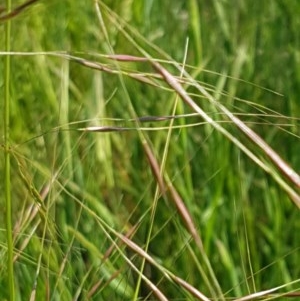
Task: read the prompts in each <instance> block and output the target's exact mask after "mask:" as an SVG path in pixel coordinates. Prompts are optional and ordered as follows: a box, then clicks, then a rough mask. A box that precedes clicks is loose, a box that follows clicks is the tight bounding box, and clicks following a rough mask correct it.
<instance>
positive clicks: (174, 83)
mask: <svg viewBox="0 0 300 301" xmlns="http://www.w3.org/2000/svg"><path fill="white" fill-rule="evenodd" d="M35 2H37V1H28V2H26V3H25V4H24V5H23V6H21V8H19V9H16V10H15V11H14V12H12V13H10V14H9V15H5V16H2V17H0V21H5V20H7V19H10V18H12V17H14V16H16V15H17V14H19V13H20V12H21V11H22V10H23V9H25V8H27V7H28V6H29V5H31V4H33V3H35ZM96 8H97V11H98V14H99V13H100V10H99V6H98V5H97V3H96ZM1 18H2V19H1ZM99 20H100V23H101V24H102V26H103V23H102V18H101V14H99ZM102 29H103V31H104V32H105V28H102ZM112 53H113V52H112ZM11 54H12V55H18V53H15V52H14V53H11ZM19 55H50V56H59V57H62V58H64V59H67V60H70V61H71V62H74V63H78V64H80V65H82V66H84V67H86V68H90V69H96V70H98V71H101V72H107V73H110V74H115V75H117V76H119V77H121V78H122V77H123V76H129V77H131V78H133V79H135V80H138V81H140V82H142V83H144V84H148V85H153V86H155V87H160V88H162V89H169V90H171V91H174V92H175V93H176V94H177V95H178V96H179V97H180V98H181V99H182V100H183V101H184V102H185V103H186V104H187V105H188V106H189V107H190V108H191V109H192V110H193V111H194V114H195V115H196V116H199V117H201V119H202V120H204V122H205V123H208V124H210V125H211V126H212V127H213V128H215V129H216V130H217V131H219V132H220V133H222V134H223V135H224V136H226V137H227V138H228V139H229V140H230V141H231V142H232V143H233V144H235V145H236V146H237V147H238V148H239V149H240V150H242V151H243V152H244V153H245V154H246V155H247V156H248V157H250V158H251V159H252V160H253V161H254V162H255V163H256V164H257V165H258V166H259V167H261V168H262V169H263V170H264V171H265V172H266V173H268V174H269V175H270V176H271V177H273V179H274V180H275V181H276V182H277V183H278V184H279V186H280V187H281V188H282V189H283V190H284V191H285V192H286V193H287V194H288V195H289V197H290V199H291V200H292V201H293V202H294V204H295V205H296V206H297V207H298V208H300V196H299V193H298V190H299V188H300V176H299V175H298V174H297V173H296V172H295V171H294V170H293V169H292V168H291V167H290V166H289V165H288V164H287V163H286V162H285V161H284V160H283V159H282V158H281V157H280V156H279V155H278V154H277V152H276V151H274V150H273V149H272V148H271V147H270V146H269V145H268V144H267V143H266V142H265V141H264V140H263V139H262V138H261V137H260V136H259V135H257V134H256V133H255V132H254V131H253V130H252V129H251V128H250V127H249V126H248V125H247V124H246V123H245V122H243V121H241V119H240V118H239V117H238V116H237V115H235V114H233V113H231V112H230V111H229V110H228V109H227V108H226V107H225V106H223V105H222V104H221V103H220V102H218V101H217V100H215V99H214V97H213V96H212V95H211V94H210V93H209V92H208V90H207V89H206V88H205V87H204V86H203V85H202V84H201V83H199V82H197V81H196V80H194V78H193V77H192V76H191V75H190V74H189V73H187V72H186V71H185V66H184V64H178V63H177V62H174V61H171V62H170V61H168V62H167V63H168V64H171V65H172V67H175V69H177V70H178V71H179V72H180V74H181V76H174V75H172V73H170V72H169V71H168V70H167V69H166V68H165V67H163V64H164V63H166V62H163V61H159V60H155V59H153V58H152V57H150V56H149V55H148V54H147V53H145V52H142V56H140V57H138V56H130V55H123V54H121V55H116V54H111V55H106V56H103V58H105V59H106V60H110V61H112V62H113V64H112V65H110V64H105V63H100V62H99V61H95V60H88V59H85V58H82V57H78V56H75V55H71V54H68V53H58V52H53V53H28V54H26V53H19ZM118 62H135V63H141V64H149V65H151V66H152V67H153V70H154V72H153V73H147V74H143V73H137V72H131V71H126V70H122V69H121V68H120V65H119V63H118ZM161 83H163V85H161ZM189 86H193V87H194V88H195V89H196V90H197V91H198V92H199V94H201V95H202V97H203V98H204V99H206V100H207V101H209V102H210V104H211V105H212V106H214V107H215V108H216V109H217V110H218V112H219V114H221V115H222V116H224V117H226V119H224V122H230V123H232V124H234V125H235V126H236V128H237V129H238V130H240V131H241V132H242V133H243V134H244V135H245V136H246V137H247V138H248V139H249V141H250V142H251V143H253V144H254V145H255V146H256V147H258V148H259V149H260V151H261V152H262V153H263V154H264V156H265V158H267V160H265V159H262V158H261V157H258V156H257V155H256V154H255V153H253V152H252V151H251V150H250V149H249V148H247V147H246V146H245V144H243V143H241V142H240V141H239V140H238V139H237V138H236V137H234V136H233V135H232V134H231V133H230V132H228V131H227V130H226V129H225V128H224V127H222V125H221V123H220V122H219V121H218V122H217V121H215V120H214V119H213V118H212V117H211V116H209V115H208V114H207V113H206V112H205V111H203V110H202V109H201V107H200V106H199V105H198V104H197V103H196V102H195V101H194V100H193V98H192V97H191V96H190V95H189V93H188V92H187V88H186V87H189ZM131 109H132V108H131ZM131 115H132V117H133V118H132V119H131V120H130V122H134V123H135V126H134V127H121V126H110V125H109V126H90V127H77V126H76V125H78V124H79V123H73V124H72V123H71V124H70V123H69V124H68V126H67V129H66V130H68V131H69V130H75V131H81V132H85V133H90V132H102V133H103V132H112V131H128V130H136V131H137V132H138V134H139V137H140V140H141V143H142V146H143V149H144V152H145V155H146V157H147V159H148V163H149V165H150V167H151V169H152V172H153V176H154V178H155V180H156V182H157V187H158V190H157V191H159V194H160V195H163V196H164V195H167V196H168V198H169V199H170V200H172V201H173V203H174V205H175V207H176V209H177V212H178V213H179V215H180V216H181V219H182V221H183V223H184V225H185V227H186V229H187V231H188V232H189V234H190V236H191V238H192V239H193V240H194V242H195V244H196V246H197V248H198V250H199V252H200V254H201V256H202V258H203V261H204V264H205V266H206V269H207V270H208V272H209V275H208V277H204V279H206V280H207V285H208V287H211V292H212V296H213V297H214V298H215V299H221V300H225V299H224V296H223V294H222V291H221V288H220V286H219V284H218V281H217V279H216V277H215V275H214V271H213V269H212V267H211V266H210V262H209V259H208V257H207V255H206V253H205V250H204V248H203V244H202V239H201V237H200V235H199V233H198V230H197V227H196V226H195V224H194V221H193V218H192V216H191V214H190V212H189V210H188V209H187V207H186V205H185V203H184V201H183V200H182V198H181V196H180V194H179V193H178V192H177V190H176V188H175V187H174V186H173V185H172V181H171V180H170V178H169V176H168V175H167V173H166V171H165V170H164V162H159V161H158V160H157V158H156V156H155V155H154V152H153V150H152V148H151V145H150V143H149V142H148V138H147V137H146V136H145V135H144V130H149V128H146V129H145V128H143V127H142V123H143V122H145V121H152V122H159V121H162V120H169V121H170V125H169V126H168V127H167V129H168V130H169V131H170V133H171V131H172V129H174V126H173V121H174V119H176V118H181V117H185V118H186V117H188V116H187V115H183V116H178V115H175V114H174V115H170V116H142V117H139V116H136V114H135V112H134V111H133V110H132V112H131ZM195 115H194V116H195ZM72 126H73V127H72ZM190 126H191V125H190ZM53 130H55V131H57V130H58V131H59V130H65V127H64V126H61V127H59V128H55V129H53ZM44 134H45V133H43V134H42V135H44ZM166 148H167V146H166ZM15 158H16V160H17V162H18V164H19V171H20V174H21V177H22V163H20V162H19V161H18V159H17V157H15ZM22 178H23V180H24V181H25V182H26V181H27V180H26V179H28V177H27V176H24V175H23V177H22ZM53 181H55V177H54V178H53ZM27 182H28V181H27ZM26 185H27V186H28V189H31V190H32V187H31V186H30V183H26ZM49 185H50V184H49ZM46 191H47V189H46ZM32 193H33V194H35V199H36V200H37V201H38V204H37V206H36V210H35V211H33V213H32V214H33V215H35V214H37V213H38V212H39V213H40V215H41V216H43V215H44V216H46V215H47V213H46V212H45V210H46V209H44V208H43V200H44V199H45V197H46V195H47V192H45V194H44V195H41V194H40V193H39V192H37V191H35V190H32ZM153 208H154V209H153V210H155V206H153ZM85 209H86V210H89V209H88V208H87V207H86V208H85ZM89 212H90V214H91V215H95V214H94V213H93V212H92V211H90V210H89ZM153 214H154V213H153ZM95 218H97V216H95ZM99 226H100V227H101V229H102V230H103V231H104V232H105V233H107V237H109V238H110V239H111V242H112V247H111V248H110V249H109V250H108V251H107V253H106V255H105V257H104V260H106V259H107V258H108V257H109V255H110V254H111V253H112V252H113V250H114V249H118V250H119V252H120V254H121V255H122V256H123V257H124V260H125V261H126V262H127V263H128V265H129V266H131V267H132V269H133V270H135V271H136V272H137V274H138V275H139V277H140V280H143V281H144V282H145V283H146V284H147V285H148V286H149V287H150V289H151V290H152V292H153V293H154V294H155V295H156V296H157V298H158V299H159V300H165V301H167V300H168V299H167V297H166V296H164V294H163V293H162V292H161V291H160V290H159V288H158V287H157V286H156V285H154V284H153V283H152V282H151V281H150V279H148V278H147V277H146V276H145V275H144V274H143V268H141V269H140V270H139V269H137V268H136V267H135V266H134V265H133V263H132V262H131V261H130V260H129V259H128V258H127V257H126V256H125V255H124V254H123V252H122V250H121V249H120V245H125V246H127V247H128V248H130V249H131V250H133V251H134V252H135V253H136V254H138V255H140V256H141V257H142V258H143V259H144V260H145V261H147V262H148V263H150V264H152V265H153V266H155V267H156V268H157V269H158V270H159V271H161V272H162V274H163V276H164V277H166V278H168V279H169V280H170V281H173V282H175V283H177V284H179V285H180V286H181V287H182V288H184V289H185V290H186V291H187V292H189V293H190V294H192V295H193V296H194V297H195V298H197V299H199V300H205V301H208V300H210V299H209V298H208V297H206V296H205V295H204V294H203V293H201V292H200V291H199V290H197V289H196V288H195V287H193V286H191V285H190V284H188V283H187V282H186V281H184V280H183V279H181V278H179V277H178V276H176V275H174V274H172V273H171V272H170V271H168V270H166V269H164V268H163V267H162V266H161V265H160V264H158V263H157V262H156V261H155V260H154V259H153V258H152V257H151V256H150V255H149V254H148V253H147V247H146V248H145V249H142V248H140V247H139V246H138V245H137V244H135V243H134V242H133V240H132V239H131V238H132V236H133V235H134V233H135V231H136V229H137V228H138V226H139V225H138V224H137V225H135V226H133V228H132V229H130V231H129V232H128V233H127V235H122V234H120V233H118V232H117V231H115V230H114V229H112V228H111V227H110V226H109V225H108V224H105V223H104V222H103V221H100V220H99ZM150 232H151V230H150V231H149V235H150V234H151V233H150ZM111 234H113V235H114V236H115V237H117V238H118V243H117V242H116V241H115V240H114V239H112V238H111ZM25 247H26V242H25V243H24V245H23V246H22V248H21V249H20V251H19V253H18V254H16V255H15V257H14V261H15V260H17V258H18V256H20V254H21V251H22V249H23V248H25ZM62 270H63V267H62ZM203 273H204V271H203ZM115 276H117V275H115ZM202 276H204V275H202ZM208 278H209V279H208ZM297 281H298V280H297ZM297 281H295V282H297ZM211 283H212V284H211ZM99 285H100V283H99ZM99 285H97V284H95V286H94V287H93V289H92V290H91V291H90V292H89V296H92V295H93V293H94V292H95V291H96V290H97V288H98V286H99ZM286 286H287V285H282V286H278V287H275V288H272V289H269V290H265V291H261V292H257V293H253V294H250V295H248V296H244V297H241V298H239V299H236V300H238V301H246V300H253V299H257V298H263V297H265V298H272V297H274V298H275V297H278V296H285V297H297V296H299V294H298V293H297V292H290V293H285V294H278V293H276V292H278V291H279V290H280V289H282V288H284V287H286Z"/></svg>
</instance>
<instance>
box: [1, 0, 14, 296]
mask: <svg viewBox="0 0 300 301" xmlns="http://www.w3.org/2000/svg"><path fill="white" fill-rule="evenodd" d="M6 7H7V12H8V13H9V12H10V11H11V0H6ZM10 32H11V22H10V20H8V21H7V22H6V23H5V51H7V52H9V51H10ZM9 85H10V56H9V55H7V56H5V63H4V118H3V119H4V148H5V151H4V164H5V167H4V169H5V179H4V187H5V188H4V189H5V199H6V233H7V278H8V279H7V280H8V289H9V291H8V292H9V300H11V301H14V300H15V288H14V268H13V240H12V214H11V211H12V210H11V183H10V151H9V148H10V145H9V144H10V143H9V127H10V120H9V115H10V112H9V104H10V93H9Z"/></svg>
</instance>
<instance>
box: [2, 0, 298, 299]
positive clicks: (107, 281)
mask: <svg viewBox="0 0 300 301" xmlns="http://www.w3.org/2000/svg"><path fill="white" fill-rule="evenodd" d="M21 3H22V2H21V1H13V7H16V6H17V5H19V4H21ZM96 3H97V2H96ZM104 4H105V5H107V6H105V5H104ZM98 8H100V9H101V12H102V16H103V22H104V24H105V27H106V30H107V33H108V37H109V41H110V45H109V44H108V43H107V40H106V38H105V33H104V32H103V28H102V27H101V24H100V22H99V15H97V6H96V4H95V2H94V1H71V0H65V1H57V0H53V1H43V0H40V1H39V2H38V3H37V4H35V5H33V6H32V7H29V8H28V9H27V10H26V11H25V12H23V13H21V14H20V15H18V16H17V17H16V18H14V19H13V20H12V45H11V49H12V51H15V52H26V53H30V54H31V55H18V54H16V55H13V56H12V58H11V72H12V77H11V132H10V137H11V145H12V174H11V179H12V197H13V219H14V225H15V235H14V242H15V254H16V256H17V258H16V261H15V265H14V266H15V273H16V275H15V281H16V288H17V297H18V300H29V298H30V295H31V294H32V291H33V289H32V288H33V285H34V281H35V279H36V280H37V296H36V300H134V298H136V295H134V291H135V289H136V287H138V288H139V285H138V280H137V279H138V275H137V274H136V273H135V272H134V271H133V270H132V268H131V267H130V266H129V265H128V264H127V263H126V262H125V260H124V258H123V257H122V254H123V255H124V256H125V255H126V256H127V257H128V258H129V259H130V260H131V262H132V263H134V264H136V266H137V267H138V268H140V266H141V259H140V258H139V256H137V255H136V254H135V252H133V251H132V250H131V251H130V250H129V249H128V248H126V247H124V246H121V250H116V249H115V250H114V251H113V252H112V253H111V254H110V255H109V257H108V259H105V256H104V254H105V252H107V250H108V248H109V247H110V246H111V244H112V242H111V241H110V239H109V236H108V234H107V233H105V232H104V230H103V228H102V226H101V225H102V224H101V223H102V221H104V222H106V223H107V224H108V225H110V226H111V227H112V228H113V229H114V230H115V231H117V232H120V233H124V234H125V233H127V231H128V230H129V229H131V227H132V226H133V225H136V224H137V223H139V226H138V228H137V231H136V233H135V234H134V236H133V237H132V240H133V241H134V242H135V243H137V244H138V245H139V246H140V247H142V248H144V247H145V244H146V241H147V238H146V237H147V233H148V230H149V227H150V225H152V226H153V232H152V235H151V240H150V244H149V250H148V252H149V254H150V255H151V256H152V257H153V258H154V259H155V260H157V262H158V263H159V264H160V265H161V266H164V267H165V268H166V269H168V270H170V271H171V272H172V273H174V274H175V275H178V276H179V277H181V278H183V279H185V280H186V281H187V282H189V283H190V284H191V285H192V286H195V287H196V288H197V289H199V290H200V291H202V292H203V293H204V294H205V295H206V296H208V297H212V298H213V299H215V300H216V299H217V297H218V298H219V299H224V298H235V297H241V296H243V295H246V294H250V293H254V292H258V291H260V290H266V289H270V288H272V287H275V286H279V285H283V284H286V288H285V289H283V290H281V292H285V291H288V292H292V291H294V290H297V283H296V284H293V281H298V280H299V279H300V263H299V246H300V237H299V235H298V233H299V231H300V214H299V211H298V208H297V207H296V206H295V205H294V203H292V202H291V200H290V199H289V198H288V196H287V195H286V194H285V192H284V191H282V189H281V188H280V187H278V185H277V184H276V183H275V182H274V180H273V179H272V178H271V177H270V176H269V175H267V174H266V173H265V172H264V171H262V170H261V168H260V167H258V166H257V165H255V163H254V162H252V161H251V160H250V159H248V158H247V157H246V156H245V155H244V154H243V153H242V152H241V151H240V150H239V149H237V147H235V146H233V145H232V143H231V142H230V141H228V140H227V138H225V137H223V136H222V135H221V134H220V133H218V132H217V131H216V130H214V129H212V127H211V126H210V125H208V124H202V125H199V126H195V127H190V128H186V127H185V126H186V125H189V124H192V123H195V122H201V121H202V120H201V119H200V118H198V117H186V118H182V119H179V120H176V121H175V124H176V125H179V126H181V127H182V128H181V129H179V130H174V131H173V133H172V137H171V142H170V149H169V153H168V157H167V164H166V171H167V172H168V174H169V176H170V179H171V181H172V183H173V184H174V186H175V187H176V189H177V191H178V192H179V193H180V195H181V197H182V199H183V200H184V202H185V204H186V206H187V208H188V210H189V212H190V213H191V215H192V217H193V220H194V223H195V224H196V226H197V229H198V231H199V233H200V234H201V237H202V239H203V243H204V248H205V250H206V253H207V257H208V259H209V261H210V264H211V266H212V269H213V271H214V273H215V275H216V278H217V280H218V282H219V285H220V287H221V290H222V295H220V292H218V291H217V290H216V287H215V286H214V284H211V286H210V285H208V283H212V280H211V279H210V276H209V272H208V270H207V269H208V267H207V265H206V264H205V262H204V259H203V258H201V255H200V253H199V250H198V249H197V248H196V246H195V244H194V242H193V241H192V239H191V238H190V235H189V234H188V232H187V231H186V228H185V225H184V222H183V221H182V220H181V218H180V216H179V214H178V212H177V210H176V207H175V206H174V205H173V204H172V202H171V201H170V200H169V199H168V198H164V197H160V199H159V202H158V207H157V209H156V212H155V218H154V222H151V218H150V211H151V208H152V206H153V202H154V194H155V186H156V183H155V178H154V177H153V174H152V172H151V168H150V166H149V163H148V161H147V159H146V156H145V153H144V150H143V147H142V144H141V141H140V138H139V135H138V132H137V131H136V130H132V131H127V132H116V133H82V132H78V131H73V130H72V129H74V128H78V127H81V128H82V127H85V126H92V125H97V126H101V125H117V126H131V127H134V126H135V124H134V123H132V122H130V121H129V119H130V118H133V117H134V116H132V111H131V106H133V108H134V110H135V112H136V114H137V116H148V115H154V116H168V115H171V114H172V108H173V103H174V97H175V96H174V92H172V91H168V90H166V89H164V88H163V84H161V83H158V87H153V86H151V85H148V84H147V83H142V82H138V81H135V80H133V79H130V78H129V77H126V75H124V76H123V77H120V76H118V75H113V74H109V73H105V72H102V73H101V72H100V71H97V70H93V69H91V68H88V67H84V66H82V65H80V64H77V63H75V62H74V61H72V60H71V61H69V60H67V59H66V58H64V57H60V56H59V54H58V53H56V55H49V54H48V55H41V54H39V52H53V51H54V52H55V51H57V52H59V51H66V52H68V53H70V54H72V55H75V56H77V57H81V58H83V59H89V60H91V61H95V62H101V63H103V64H107V66H114V64H113V63H112V62H111V61H109V60H105V59H104V58H103V57H98V56H97V55H98V54H101V55H102V54H111V49H110V46H111V47H112V48H113V51H114V53H116V54H129V55H138V56H141V54H140V53H139V51H138V49H137V47H136V45H134V43H133V41H135V42H136V43H137V44H138V45H139V47H141V48H142V49H144V50H145V51H147V53H149V54H150V55H151V56H152V57H153V58H155V59H164V60H168V61H169V62H170V63H171V62H172V61H171V58H172V60H174V61H176V62H179V63H181V62H183V61H184V56H185V47H186V45H188V49H187V60H186V65H187V66H186V70H187V71H188V72H189V73H190V74H193V76H194V78H195V79H196V80H198V81H200V82H201V83H202V85H203V86H205V87H206V88H207V89H208V90H209V91H210V92H211V94H212V95H213V96H214V97H215V98H216V99H217V100H218V101H220V102H221V103H222V104H224V105H225V106H226V107H227V108H228V109H229V110H230V111H231V112H233V113H235V114H238V116H239V117H240V118H241V119H242V120H243V121H244V122H245V123H247V124H248V125H249V126H250V127H251V128H252V129H254V130H255V131H256V132H257V133H258V134H259V135H260V136H261V137H263V138H264V139H265V140H266V141H267V142H268V143H269V144H270V145H271V146H272V147H273V149H275V150H276V151H277V152H278V154H279V155H281V156H282V157H283V159H284V160H285V161H287V162H288V163H289V164H290V165H291V166H292V167H293V168H294V169H295V170H296V171H299V170H300V143H299V115H300V105H299V99H298V98H299V95H300V64H299V61H300V50H299V49H300V36H299V26H300V19H299V15H300V3H299V2H297V1H290V0H285V1H284V0H281V1H267V0H262V1H250V0H233V1H225V0H212V1H200V0H199V1H197V0H177V1H158V0H143V1H142V0H124V1H103V2H99V6H98ZM123 21H124V22H125V23H124V24H123V23H122V22H123ZM125 24H126V25H125ZM0 30H1V32H3V33H2V34H1V35H0V45H3V46H1V49H0V50H1V51H4V26H3V25H1V27H0ZM122 30H124V32H125V33H126V34H128V36H129V37H130V38H132V39H133V40H132V41H131V40H130V39H128V38H127V37H126V35H125V34H124V32H122ZM187 39H188V44H187ZM3 61H4V54H2V55H1V64H0V86H1V87H3ZM169 67H170V66H168V65H166V68H169ZM119 68H120V70H124V71H127V70H129V71H136V72H139V73H141V74H143V73H147V72H153V70H152V69H151V68H150V66H149V65H148V64H146V63H138V62H135V63H131V62H125V63H122V64H120V65H119ZM170 70H171V72H177V73H176V74H175V75H179V73H178V70H177V71H174V68H171V67H170ZM120 72H121V71H120ZM186 89H187V91H188V92H189V93H191V95H192V96H194V99H195V100H196V101H197V103H198V104H199V106H201V107H202V108H203V109H204V110H205V111H206V112H207V114H209V115H210V116H211V117H212V118H213V119H214V120H217V121H220V122H222V120H223V119H224V118H223V117H222V116H221V115H220V114H218V113H217V111H216V110H215V108H214V107H213V106H212V105H211V104H209V103H208V102H207V101H206V100H205V99H203V98H200V97H198V95H194V93H196V91H195V90H194V89H193V88H190V87H186ZM1 95H2V92H1ZM128 96H129V97H128ZM1 99H2V97H1ZM0 110H1V112H3V101H1V102H0ZM177 113H178V114H188V113H191V110H190V109H189V108H187V107H186V106H185V105H183V104H181V103H180V105H179V106H178V108H177ZM115 118H118V119H120V121H118V120H115ZM108 119H109V120H108ZM168 124H169V121H164V122H161V123H158V122H156V123H155V122H148V123H145V125H144V124H143V126H145V127H147V129H154V128H156V127H159V126H167V125H168ZM221 124H222V125H223V126H224V127H225V128H226V129H228V130H229V131H231V132H232V133H233V134H234V135H235V137H236V138H237V139H239V140H240V141H241V142H242V143H243V144H245V145H246V146H249V147H250V148H251V149H252V151H253V152H254V153H256V154H258V156H260V157H263V154H262V153H261V151H260V150H258V149H257V148H256V147H255V146H251V143H250V142H249V141H248V140H246V139H245V138H244V136H243V135H241V134H240V133H239V132H238V130H237V129H236V128H235V127H234V126H233V125H232V124H230V123H228V122H224V123H221ZM59 126H62V127H61V128H60V130H57V127H59ZM0 132H1V137H3V126H1V129H0ZM145 135H146V137H147V139H148V141H150V145H151V147H152V149H153V151H154V153H155V155H156V157H157V158H158V160H159V161H161V160H162V155H163V150H164V147H165V144H166V139H167V131H166V130H162V129H157V130H155V131H145ZM1 139H2V138H1ZM2 152H3V149H2ZM0 167H1V170H3V156H2V158H1V161H0ZM0 179H1V180H0V190H1V191H2V190H3V185H4V184H3V179H2V172H1V173H0ZM35 191H36V192H38V194H39V196H40V197H41V198H42V199H43V200H42V201H43V202H44V204H45V208H46V209H45V210H46V212H47V216H48V215H49V219H50V222H45V215H44V214H45V213H43V212H42V210H40V211H38V212H34V209H33V208H32V206H33V205H34V204H36V203H37V202H39V201H41V200H40V199H39V197H38V196H36V195H35ZM298 191H299V190H298ZM0 202H1V207H2V208H4V204H5V202H4V196H3V194H1V195H0ZM4 211H5V210H4ZM100 221H101V222H100ZM1 225H3V226H1V230H2V231H1V232H0V238H1V251H0V252H1V253H0V298H1V299H5V298H8V295H9V292H7V284H6V268H5V260H6V240H5V231H4V228H5V227H4V225H5V222H4V214H2V215H1ZM44 227H45V228H46V236H45V237H44V239H43V229H44ZM54 227H55V228H54ZM53 229H54V230H53ZM110 235H111V238H112V239H113V240H116V236H115V235H114V234H113V233H112V232H110ZM40 255H41V261H40V267H41V269H40V271H39V273H38V276H37V277H36V272H37V270H38V268H37V267H38V266H39V256H40ZM201 267H202V268H203V270H204V274H207V275H208V279H209V280H208V282H207V281H205V279H204V278H205V277H203V274H201V272H200V271H201V269H202V268H201ZM144 273H145V275H146V277H147V278H149V279H150V280H151V281H152V282H153V283H154V284H156V285H157V286H158V287H159V288H160V289H161V290H162V292H163V293H164V294H165V295H166V296H167V298H168V299H169V300H194V299H193V298H194V297H192V296H191V295H189V294H188V293H186V292H185V290H184V289H183V288H182V287H181V286H180V285H176V284H174V283H173V282H172V281H169V280H168V279H167V278H166V277H163V275H162V273H161V272H159V271H158V270H157V269H156V268H155V267H153V266H150V265H148V264H147V265H146V267H145V270H144ZM298 286H299V285H298ZM94 288H95V290H93V289H94ZM138 291H139V294H138V296H139V298H140V300H146V299H147V300H154V299H155V298H156V297H155V296H154V295H153V294H151V290H150V289H149V287H147V285H146V284H145V283H142V285H141V287H140V288H139V289H138Z"/></svg>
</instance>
